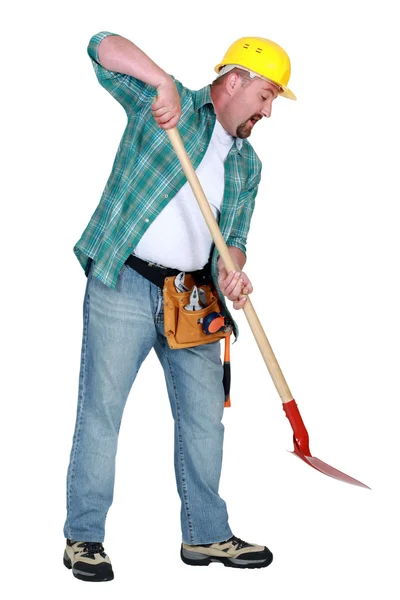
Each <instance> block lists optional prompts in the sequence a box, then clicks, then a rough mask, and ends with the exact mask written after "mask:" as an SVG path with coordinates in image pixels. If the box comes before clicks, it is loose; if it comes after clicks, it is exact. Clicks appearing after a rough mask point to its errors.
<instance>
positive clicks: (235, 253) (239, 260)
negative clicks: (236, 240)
mask: <svg viewBox="0 0 400 600" xmlns="http://www.w3.org/2000/svg"><path fill="white" fill-rule="evenodd" d="M228 250H229V254H230V255H231V258H232V260H233V262H234V263H235V265H236V267H237V268H238V269H239V271H241V270H242V269H243V267H244V265H245V263H246V255H245V253H244V252H242V250H240V248H236V246H228ZM217 266H218V271H219V272H221V270H222V269H223V268H224V263H223V261H222V258H221V257H220V256H219V257H218V262H217Z"/></svg>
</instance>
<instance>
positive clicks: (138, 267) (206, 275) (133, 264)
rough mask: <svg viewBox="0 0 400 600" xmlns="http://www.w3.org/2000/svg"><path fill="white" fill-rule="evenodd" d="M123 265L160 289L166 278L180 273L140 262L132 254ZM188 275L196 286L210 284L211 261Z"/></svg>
mask: <svg viewBox="0 0 400 600" xmlns="http://www.w3.org/2000/svg"><path fill="white" fill-rule="evenodd" d="M125 264H126V265H128V267H130V268H131V269H134V270H135V271H136V272H137V273H139V275H142V276H143V277H145V278H146V279H148V280H149V281H151V282H152V283H154V284H155V285H157V286H158V287H160V288H162V287H164V279H165V278H166V277H172V276H176V275H178V273H181V271H182V269H171V268H169V267H162V266H160V265H156V264H154V263H152V262H149V261H146V260H142V259H141V258H138V257H137V256H135V255H134V254H130V255H129V256H128V258H127V259H126V261H125ZM190 275H192V277H193V279H194V281H195V282H196V285H206V284H207V283H211V282H212V277H211V260H210V261H209V262H208V263H207V264H206V265H205V266H204V267H203V268H202V269H199V270H198V271H190Z"/></svg>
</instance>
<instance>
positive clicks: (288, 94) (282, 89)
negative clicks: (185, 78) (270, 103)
mask: <svg viewBox="0 0 400 600" xmlns="http://www.w3.org/2000/svg"><path fill="white" fill-rule="evenodd" d="M225 66H226V65H225V64H224V63H219V64H218V65H216V66H215V67H214V71H215V72H216V73H218V74H219V72H220V70H221V69H222V67H225ZM239 68H243V69H244V70H245V71H248V70H249V69H248V68H247V67H240V66H239ZM254 73H256V75H257V76H258V77H260V78H261V79H265V80H266V81H271V82H272V83H274V84H275V85H276V86H277V87H278V88H279V96H283V97H284V98H288V99H289V100H297V98H296V96H295V94H294V93H293V92H292V91H291V90H290V89H289V88H288V87H286V86H284V85H282V84H281V83H277V82H276V81H274V80H273V79H270V80H269V79H267V78H266V77H264V76H263V75H261V74H260V73H257V71H254Z"/></svg>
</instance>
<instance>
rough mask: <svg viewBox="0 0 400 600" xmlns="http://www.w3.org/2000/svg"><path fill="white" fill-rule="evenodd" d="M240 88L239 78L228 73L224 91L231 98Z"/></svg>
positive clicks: (235, 74) (234, 74)
mask: <svg viewBox="0 0 400 600" xmlns="http://www.w3.org/2000/svg"><path fill="white" fill-rule="evenodd" d="M238 87H240V77H239V75H238V74H237V73H229V74H228V77H227V78H226V80H225V90H226V91H227V93H228V94H229V95H230V96H232V94H234V93H235V91H236V90H237V89H238Z"/></svg>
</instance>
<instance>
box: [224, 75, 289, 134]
mask: <svg viewBox="0 0 400 600" xmlns="http://www.w3.org/2000/svg"><path fill="white" fill-rule="evenodd" d="M241 83H242V82H241V80H240V78H239V77H237V81H236V82H235V84H234V87H233V90H232V93H231V96H230V99H229V102H228V103H227V106H226V107H225V109H224V115H223V120H224V121H225V125H224V127H225V129H226V130H227V131H228V132H229V133H230V134H231V135H233V136H235V137H238V138H247V137H249V135H250V134H251V132H252V129H253V127H254V125H255V124H256V123H257V121H259V120H260V119H262V118H263V117H270V116H271V110H272V102H273V101H274V100H275V98H276V97H277V96H278V88H277V87H276V86H275V85H273V84H272V83H270V82H269V81H265V80H264V79H260V78H259V77H255V78H254V79H253V80H252V81H250V82H249V83H247V85H245V86H244V87H242V85H241Z"/></svg>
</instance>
